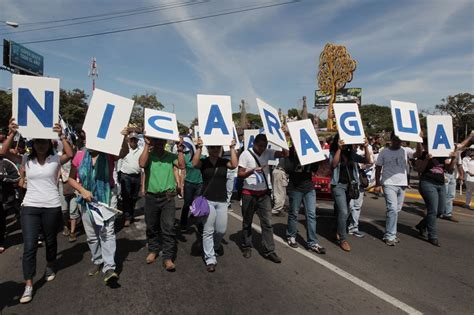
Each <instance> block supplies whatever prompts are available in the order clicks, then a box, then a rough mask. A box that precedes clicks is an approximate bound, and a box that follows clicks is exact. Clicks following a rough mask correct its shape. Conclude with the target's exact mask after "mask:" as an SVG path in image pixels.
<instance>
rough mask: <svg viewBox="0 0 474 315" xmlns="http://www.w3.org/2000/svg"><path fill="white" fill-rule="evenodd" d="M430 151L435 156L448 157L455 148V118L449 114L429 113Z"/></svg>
mask: <svg viewBox="0 0 474 315" xmlns="http://www.w3.org/2000/svg"><path fill="white" fill-rule="evenodd" d="M426 124H427V127H428V128H427V129H428V152H429V153H430V154H431V155H432V156H433V157H437V156H438V157H448V156H449V154H450V153H451V152H453V151H454V150H455V148H454V137H453V118H452V117H451V116H449V115H428V116H427V117H426Z"/></svg>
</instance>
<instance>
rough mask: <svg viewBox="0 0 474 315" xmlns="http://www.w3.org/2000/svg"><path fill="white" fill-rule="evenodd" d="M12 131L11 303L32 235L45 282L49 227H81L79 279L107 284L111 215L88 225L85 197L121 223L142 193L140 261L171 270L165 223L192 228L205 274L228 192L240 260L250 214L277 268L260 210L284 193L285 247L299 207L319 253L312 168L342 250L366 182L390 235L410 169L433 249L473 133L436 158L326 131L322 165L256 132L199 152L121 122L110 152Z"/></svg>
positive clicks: (7, 171) (28, 282)
mask: <svg viewBox="0 0 474 315" xmlns="http://www.w3.org/2000/svg"><path fill="white" fill-rule="evenodd" d="M17 129H18V125H17V124H16V123H15V121H14V120H13V119H12V120H11V121H10V124H9V126H8V129H7V130H5V131H4V132H2V135H1V136H0V137H1V139H0V140H1V141H2V142H3V144H2V147H1V148H0V183H1V185H0V187H1V189H0V198H1V202H0V253H3V252H4V251H5V250H6V245H7V244H8V242H5V235H6V217H7V212H8V211H9V209H13V210H14V212H15V216H16V217H17V218H18V219H20V220H21V228H22V235H23V242H24V246H23V258H22V263H23V276H24V279H25V290H24V293H23V295H22V297H21V299H20V302H21V303H28V302H30V301H31V300H32V298H33V278H34V276H35V274H36V253H37V249H38V246H39V244H40V243H42V242H44V244H45V249H46V260H47V267H46V270H45V273H44V277H45V279H46V281H52V280H54V278H55V272H56V270H55V260H56V254H57V234H58V231H59V230H60V229H63V232H62V233H63V235H64V236H66V237H68V239H69V241H70V242H75V241H76V240H77V231H78V227H79V226H80V225H82V227H83V229H84V231H85V234H86V236H87V243H88V245H89V249H90V251H91V256H92V266H91V269H90V271H89V273H88V275H89V276H91V277H92V276H96V275H98V274H100V273H102V274H103V280H104V282H105V283H106V284H111V283H113V282H114V281H117V280H118V277H119V275H118V274H117V272H116V271H115V267H116V263H115V252H116V240H115V226H114V223H115V219H116V216H112V217H110V218H105V217H104V218H103V220H100V222H99V221H98V220H97V214H96V213H95V214H94V213H93V212H94V211H97V208H96V207H94V206H93V204H95V203H100V204H105V205H107V206H108V207H109V208H110V209H114V210H115V211H117V212H121V211H122V212H123V220H124V227H128V226H130V225H132V224H134V209H135V207H136V203H137V201H138V200H139V198H141V197H144V200H145V206H144V213H145V215H144V217H145V223H146V239H147V248H148V254H147V256H146V257H145V261H146V263H147V264H151V263H153V262H155V261H156V260H157V258H158V256H162V261H163V267H164V268H165V269H166V270H167V271H175V270H176V266H175V263H174V260H175V258H176V253H177V250H176V247H177V241H176V236H175V235H176V230H177V229H180V230H181V231H182V232H184V233H185V232H186V231H188V230H189V228H190V226H191V225H192V224H195V225H196V228H197V230H198V231H199V235H200V236H201V237H202V252H203V260H204V262H205V265H206V269H207V271H209V272H214V271H215V270H216V266H217V258H218V257H219V256H222V255H223V254H224V251H223V247H222V245H221V241H222V238H223V236H224V235H225V233H226V229H227V220H228V209H229V207H230V202H231V197H232V195H233V193H234V194H235V192H236V191H237V197H238V198H237V199H238V200H239V201H240V202H241V209H242V217H243V223H242V240H241V250H242V255H243V256H244V257H245V258H251V256H252V232H253V231H252V221H253V217H254V215H255V214H256V215H257V216H258V217H259V219H260V225H261V229H262V248H263V253H264V256H265V258H267V259H268V260H270V261H272V262H274V263H281V261H282V260H281V258H280V257H279V256H278V255H277V253H276V252H275V244H274V239H273V227H272V215H274V216H282V215H284V210H285V200H286V197H288V198H289V209H288V224H287V231H286V240H287V243H288V245H289V246H291V247H298V244H297V242H296V236H297V233H298V224H297V223H298V221H297V216H298V214H299V211H300V209H301V205H302V204H303V209H304V213H305V215H306V221H305V222H306V230H307V237H306V247H307V249H308V250H311V251H313V252H315V253H317V254H325V253H326V249H325V248H324V247H323V246H321V244H320V243H319V242H318V237H317V233H316V204H317V199H316V191H315V184H314V182H313V177H314V176H315V174H318V173H319V174H321V173H325V174H326V176H327V177H330V191H331V194H332V197H333V199H334V211H335V216H336V226H335V230H334V237H335V238H336V239H337V242H338V244H339V246H340V248H341V249H342V250H344V251H346V252H348V251H350V250H351V246H350V244H349V238H348V235H353V236H356V237H364V233H363V231H360V230H359V217H360V212H361V209H362V204H363V201H364V195H365V191H366V190H367V189H368V188H369V187H373V189H374V191H375V193H377V194H382V193H383V196H384V197H385V201H386V208H387V211H386V224H385V233H384V236H383V241H384V242H385V243H386V244H387V245H388V246H395V245H397V244H398V243H399V242H400V239H399V238H398V237H397V219H398V213H399V212H400V211H401V209H402V206H403V202H404V197H405V191H406V190H407V188H409V187H410V171H411V168H412V167H413V168H414V169H415V170H416V171H417V172H418V174H419V179H420V180H419V186H418V189H419V192H420V194H421V196H422V197H423V199H424V201H425V205H426V213H425V216H424V218H423V219H422V220H421V221H420V222H419V223H418V224H417V225H416V227H415V228H416V229H417V230H418V231H419V234H420V236H421V237H425V234H427V236H426V237H427V240H428V242H429V243H431V244H432V245H435V246H440V243H439V238H438V231H437V227H436V220H437V218H443V219H446V220H451V221H454V222H456V219H455V218H454V217H453V211H452V209H453V200H454V197H455V191H456V185H457V179H459V180H461V182H462V181H465V184H466V207H468V208H470V202H471V196H472V191H473V189H474V150H469V149H467V150H463V149H464V148H469V146H470V145H471V143H472V142H474V134H471V135H470V136H469V137H468V138H467V139H466V140H465V141H464V142H462V143H460V144H458V145H457V150H455V151H453V152H452V153H451V154H450V155H449V156H447V157H443V158H440V157H432V156H431V155H430V154H429V152H428V151H427V148H426V139H424V140H425V141H424V143H418V144H417V145H416V148H415V149H412V148H410V146H409V144H407V143H403V142H402V141H401V140H400V139H399V138H398V137H397V136H396V135H395V134H393V133H392V134H391V137H390V141H388V142H387V144H386V145H385V146H383V145H382V139H381V138H380V137H369V138H368V139H366V140H365V142H364V143H363V144H361V145H346V144H345V143H344V141H342V140H341V139H339V136H338V134H336V135H335V136H333V137H332V139H322V140H321V144H322V147H323V149H327V151H328V159H327V160H326V161H322V162H318V163H313V164H308V165H301V164H300V162H299V159H298V156H297V154H296V152H295V149H294V147H293V146H292V145H290V149H289V150H281V151H276V150H273V149H269V148H268V142H267V139H266V136H265V135H264V134H259V135H257V136H256V137H255V140H254V142H253V146H252V147H251V148H250V149H248V150H243V149H240V150H236V144H238V142H239V139H234V140H233V141H232V143H229V146H228V147H222V146H207V147H204V146H203V143H202V141H201V139H200V138H198V139H192V138H191V137H190V136H183V137H181V138H180V141H179V142H178V143H176V144H174V145H173V144H170V143H168V141H166V140H162V139H154V138H149V137H146V136H142V135H139V134H137V133H136V132H135V131H130V130H128V129H127V128H125V129H124V130H123V131H122V135H123V137H124V138H123V144H122V149H121V151H120V154H119V155H118V156H112V155H110V154H106V153H103V152H98V151H95V150H90V149H87V146H86V141H87V140H86V134H85V132H84V131H81V132H79V133H77V135H74V136H73V137H66V136H65V135H64V134H63V130H62V128H61V126H60V125H59V124H56V125H55V126H54V129H53V130H54V131H55V132H56V133H57V134H58V140H53V141H51V140H45V139H33V140H31V141H26V140H25V139H22V138H21V137H20V136H19V134H18V132H17ZM240 147H243V146H242V145H240ZM224 148H225V150H226V151H224ZM238 151H239V152H238ZM204 152H205V153H204ZM271 161H276V163H272V162H271ZM270 164H273V166H271V165H270ZM461 185H462V184H461ZM177 196H178V197H181V198H183V199H184V200H183V201H184V203H183V208H182V211H181V216H180V218H179V219H178V222H179V224H178V225H177V226H175V220H176V217H175V216H176V210H175V209H176V207H175V202H176V198H175V197H177ZM119 200H120V201H121V202H120V205H119ZM7 205H12V206H11V207H10V206H7ZM117 208H120V210H116V209H117ZM99 215H100V214H99Z"/></svg>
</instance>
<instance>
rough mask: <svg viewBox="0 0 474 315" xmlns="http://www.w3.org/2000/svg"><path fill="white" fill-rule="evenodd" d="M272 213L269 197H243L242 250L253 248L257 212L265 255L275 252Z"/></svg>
mask: <svg viewBox="0 0 474 315" xmlns="http://www.w3.org/2000/svg"><path fill="white" fill-rule="evenodd" d="M271 211H272V201H271V199H270V196H269V195H263V196H252V195H244V194H243V195H242V215H243V222H242V232H243V242H242V248H250V247H252V221H253V216H254V214H255V212H256V213H257V215H258V217H259V219H260V226H261V227H262V246H263V252H264V254H265V255H269V254H271V253H273V252H274V251H275V243H274V242H273V226H272V214H271Z"/></svg>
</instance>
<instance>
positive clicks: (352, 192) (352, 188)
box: [346, 164, 360, 199]
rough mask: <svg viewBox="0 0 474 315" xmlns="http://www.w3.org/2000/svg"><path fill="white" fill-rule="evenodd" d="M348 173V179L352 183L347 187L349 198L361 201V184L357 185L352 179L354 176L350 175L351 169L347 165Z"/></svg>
mask: <svg viewBox="0 0 474 315" xmlns="http://www.w3.org/2000/svg"><path fill="white" fill-rule="evenodd" d="M346 172H347V177H348V178H349V180H350V183H349V185H348V187H347V197H348V198H349V199H359V195H360V191H359V183H357V181H356V180H354V179H351V178H352V176H351V174H350V173H349V168H348V167H347V164H346Z"/></svg>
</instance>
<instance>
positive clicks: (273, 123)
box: [263, 109, 285, 141]
mask: <svg viewBox="0 0 474 315" xmlns="http://www.w3.org/2000/svg"><path fill="white" fill-rule="evenodd" d="M263 115H264V116H265V120H266V121H267V126H268V132H269V133H271V134H273V131H272V129H275V131H276V132H277V134H278V136H279V137H280V139H281V140H283V141H285V138H284V137H283V135H282V134H281V133H280V120H279V119H278V118H277V117H275V115H273V114H272V113H270V112H269V111H267V110H265V109H264V110H263Z"/></svg>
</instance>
